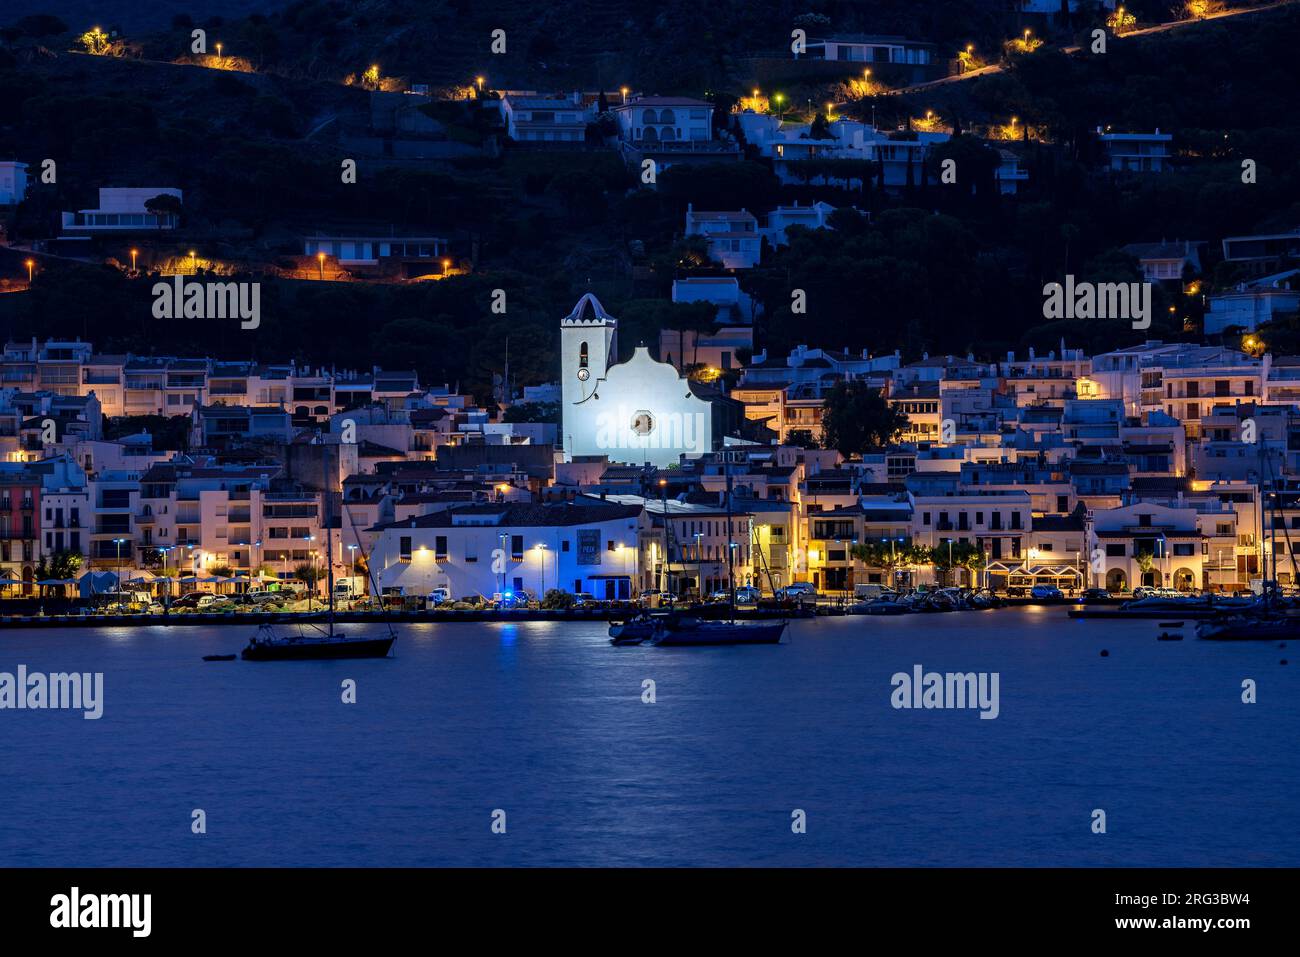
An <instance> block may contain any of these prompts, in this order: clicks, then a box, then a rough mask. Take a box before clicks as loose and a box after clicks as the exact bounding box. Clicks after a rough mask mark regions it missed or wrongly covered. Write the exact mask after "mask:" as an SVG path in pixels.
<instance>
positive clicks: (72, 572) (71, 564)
mask: <svg viewBox="0 0 1300 957" xmlns="http://www.w3.org/2000/svg"><path fill="white" fill-rule="evenodd" d="M83 561H84V559H83V558H82V555H81V553H80V552H72V551H66V550H61V551H57V552H55V553H54V557H53V558H52V559H50V577H51V578H76V577H77V572H79V571H80V570H81V565H82V562H83Z"/></svg>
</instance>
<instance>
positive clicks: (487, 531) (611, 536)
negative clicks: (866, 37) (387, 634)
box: [370, 498, 642, 599]
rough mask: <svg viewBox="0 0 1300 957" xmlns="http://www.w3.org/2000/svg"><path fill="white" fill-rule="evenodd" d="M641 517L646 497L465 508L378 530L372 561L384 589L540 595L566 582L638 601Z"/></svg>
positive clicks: (567, 587)
mask: <svg viewBox="0 0 1300 957" xmlns="http://www.w3.org/2000/svg"><path fill="white" fill-rule="evenodd" d="M641 515H642V508H641V506H640V505H624V504H615V503H613V502H605V501H602V500H600V499H594V498H579V499H576V500H574V501H572V502H560V503H554V504H533V503H531V502H494V503H488V504H479V505H464V506H458V507H454V508H449V509H444V510H442V511H439V512H434V513H431V514H428V515H421V516H419V517H416V518H409V519H406V520H404V521H400V522H396V523H393V524H390V525H385V526H383V527H381V528H378V529H376V530H375V531H376V532H377V536H378V537H377V539H376V541H375V546H374V551H373V552H372V554H371V556H370V562H371V568H372V569H373V570H374V574H375V578H376V581H377V582H378V583H379V588H380V592H381V593H384V592H389V593H393V592H399V590H400V592H399V593H400V594H405V595H427V594H429V593H430V592H432V591H433V590H434V589H436V588H447V589H449V590H450V593H451V597H452V598H465V597H469V596H476V595H481V596H484V597H491V596H492V595H509V594H513V595H516V596H518V595H522V594H523V593H525V592H527V593H528V594H531V595H534V596H538V597H540V596H543V595H545V594H546V592H547V591H549V590H550V589H552V588H558V589H560V590H562V591H567V592H571V593H574V594H576V593H578V592H587V593H589V594H591V595H593V596H595V597H596V598H598V599H630V598H632V597H633V593H632V583H633V582H634V581H636V580H637V579H638V576H639V569H640V558H639V551H638V529H639V527H640V522H641Z"/></svg>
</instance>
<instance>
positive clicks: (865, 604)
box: [846, 595, 913, 615]
mask: <svg viewBox="0 0 1300 957" xmlns="http://www.w3.org/2000/svg"><path fill="white" fill-rule="evenodd" d="M846 610H847V611H848V613H849V614H850V615H907V614H910V613H911V612H912V610H913V609H912V605H911V603H910V602H908V601H907V600H906V599H904V598H901V597H900V596H898V595H882V596H881V597H879V598H874V599H872V600H870V601H859V602H854V603H853V604H852V605H849V607H848V608H847V609H846Z"/></svg>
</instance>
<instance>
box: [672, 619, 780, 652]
mask: <svg viewBox="0 0 1300 957" xmlns="http://www.w3.org/2000/svg"><path fill="white" fill-rule="evenodd" d="M785 629H786V623H785V622H784V621H700V620H699V619H698V618H681V619H678V620H677V621H675V622H669V621H658V622H655V624H654V634H653V635H652V636H651V639H650V640H651V641H652V642H653V643H654V644H656V645H659V646H662V647H666V648H671V647H674V646H678V647H685V646H691V645H775V644H779V643H780V641H781V636H782V635H783V634H784V633H785Z"/></svg>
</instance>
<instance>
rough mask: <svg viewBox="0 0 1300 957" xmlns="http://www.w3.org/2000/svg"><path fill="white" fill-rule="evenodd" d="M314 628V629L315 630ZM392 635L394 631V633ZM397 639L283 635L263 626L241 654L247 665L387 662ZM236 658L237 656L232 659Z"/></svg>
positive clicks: (323, 633) (329, 634)
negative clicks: (350, 660) (355, 660)
mask: <svg viewBox="0 0 1300 957" xmlns="http://www.w3.org/2000/svg"><path fill="white" fill-rule="evenodd" d="M313 627H314V626H313ZM390 631H391V629H390ZM396 640H397V635H395V634H388V635H347V634H344V633H343V632H339V631H335V630H334V627H333V621H332V620H331V621H330V627H329V629H328V630H321V631H319V632H318V633H317V634H306V633H300V634H296V635H280V634H277V633H276V632H275V630H274V626H273V625H269V624H267V625H262V626H261V627H260V628H258V630H257V634H256V635H254V636H253V638H252V639H251V640H250V641H249V642H248V647H247V648H245V649H244V650H243V651H242V652H240V657H241V658H243V659H244V660H245V661H327V660H330V659H334V658H387V657H388V654H389V652H390V651H391V650H392V647H393V642H394V641H396ZM232 657H233V656H232Z"/></svg>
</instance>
